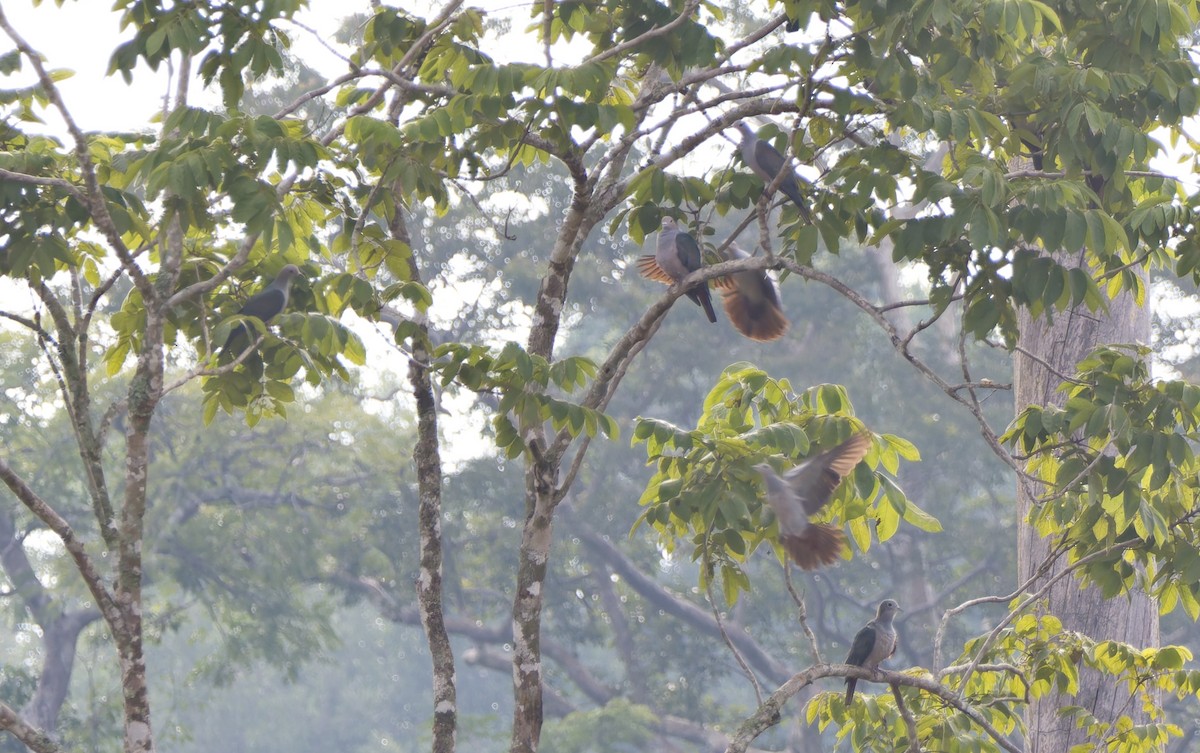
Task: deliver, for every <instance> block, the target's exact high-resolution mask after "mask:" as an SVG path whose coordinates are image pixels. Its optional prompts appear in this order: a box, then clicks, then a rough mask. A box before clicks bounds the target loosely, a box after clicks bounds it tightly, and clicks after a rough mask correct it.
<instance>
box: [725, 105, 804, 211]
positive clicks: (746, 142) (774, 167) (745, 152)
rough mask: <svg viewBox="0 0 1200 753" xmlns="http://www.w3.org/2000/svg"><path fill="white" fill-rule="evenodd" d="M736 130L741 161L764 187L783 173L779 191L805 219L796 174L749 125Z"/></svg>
mask: <svg viewBox="0 0 1200 753" xmlns="http://www.w3.org/2000/svg"><path fill="white" fill-rule="evenodd" d="M738 130H740V131H741V132H742V143H741V152H742V161H743V162H745V163H746V166H747V167H749V168H750V169H751V170H753V171H754V174H755V175H757V176H758V177H760V178H762V181H763V185H764V187H765V186H770V185H771V184H772V183H774V182H775V176H777V175H779V173H780V172H783V173H784V176H783V180H781V181H780V182H779V190H780V191H781V192H783V194H784V195H785V196H787V197H788V198H789V199H791V200H792V203H793V204H795V205H796V208H797V209H799V210H800V213H801V214H803V215H804V216H805V217H807V216H808V207H807V206H806V205H805V203H804V196H803V195H802V194H801V193H800V184H799V182H798V181H797V180H796V174H795V173H794V172H792V167H791V165H789V164H788V163H787V160H785V159H784V158H783V155H782V154H780V153H779V150H778V149H776V148H775V147H773V146H771V145H770V144H768V143H767V142H765V141H763V140H762V139H760V138H759V137H758V134H756V133H755V132H754V129H753V128H751V127H750V124H748V123H738Z"/></svg>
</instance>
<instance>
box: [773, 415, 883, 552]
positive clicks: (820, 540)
mask: <svg viewBox="0 0 1200 753" xmlns="http://www.w3.org/2000/svg"><path fill="white" fill-rule="evenodd" d="M870 446H871V439H870V436H869V435H867V434H866V433H862V434H855V435H854V436H853V437H850V438H849V439H847V440H846V441H845V442H842V443H841V444H840V445H838V446H837V447H834V448H833V449H832V450H828V451H826V452H822V453H821V454H820V455H814V456H813V457H811V458H808V459H807V460H805V461H804V462H803V463H801V464H800V465H798V466H796V467H795V468H793V469H791V470H790V471H787V472H786V473H784V474H783V476H780V475H778V474H777V473H775V469H774V468H772V467H771V466H770V465H768V464H766V463H759V464H758V465H756V466H754V469H755V470H756V471H758V472H759V474H761V475H762V477H763V481H764V482H765V483H766V486H767V502H768V504H770V505H771V509H772V510H774V511H775V517H776V519H777V520H778V521H779V543H780V544H782V545H783V548H784V549H786V550H787V552H788V554H789V555H791V557H792V559H793V560H794V561H795V562H796V564H797V565H799V566H800V567H801V568H802V569H804V570H816V569H817V568H818V567H820V566H821V565H828V564H830V563H832V562H834V561H835V560H836V559H837V558H838V555H839V554H841V551H842V543H843V542H844V541H845V536H843V535H842V532H841V531H840V530H839V529H837V528H835V527H833V526H829V525H825V524H823V523H810V522H809V520H808V518H809V516H810V515H816V514H817V513H818V512H820V510H821V508H822V507H824V506H825V505H827V504H828V503H829V500H830V498H831V497H832V496H833V492H834V490H835V489H837V487H838V484H840V483H841V482H842V478H843V477H845V476H846V474H848V473H849V472H850V471H851V470H853V468H854V466H856V465H858V461H860V460H862V459H863V456H865V455H866V454H867V450H868V449H869V448H870Z"/></svg>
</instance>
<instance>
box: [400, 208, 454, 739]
mask: <svg viewBox="0 0 1200 753" xmlns="http://www.w3.org/2000/svg"><path fill="white" fill-rule="evenodd" d="M395 191H396V194H397V195H399V186H397V187H395ZM403 211H404V207H403V206H402V205H401V204H400V202H399V201H397V202H396V204H395V206H394V207H393V209H392V220H391V223H390V228H391V233H392V235H393V237H395V238H397V239H398V240H401V241H403V242H404V243H406V244H407V245H408V246H409V247H410V248H411V246H412V238H411V236H410V234H409V232H408V226H407V225H406V224H405V222H404V217H403ZM408 267H409V273H410V274H411V276H412V279H413V280H415V281H417V282H421V270H420V269H419V268H418V267H417V261H416V256H415V255H411V256H409V259H408ZM418 326H419V327H420V336H419V337H414V338H413V344H412V358H410V359H409V362H408V381H409V384H410V385H412V390H413V397H414V398H416V402H417V444H416V446H415V447H414V448H413V462H414V463H415V464H416V467H417V490H418V497H419V499H420V503H419V505H418V510H417V525H418V528H419V530H420V536H421V547H420V548H421V570H420V575H419V576H418V577H417V606H418V609H419V611H420V613H421V626H422V627H423V628H424V630H425V641H426V643H428V644H429V656H430V659H431V661H432V662H433V744H432V746H431V749H432V750H433V753H453V751H454V749H455V747H456V745H457V742H456V741H457V735H458V691H457V680H456V676H455V670H454V649H453V648H452V647H451V645H450V634H449V633H448V632H447V630H446V618H445V613H444V612H443V610H442V457H441V453H440V452H439V449H438V447H439V445H438V420H437V400H436V398H435V397H434V394H433V382H432V381H431V380H430V377H429V367H428V366H427V364H428V363H429V359H430V353H429V351H428V348H427V343H428V341H429V326H428V324H427V323H426V322H425V318H424V315H419V318H418Z"/></svg>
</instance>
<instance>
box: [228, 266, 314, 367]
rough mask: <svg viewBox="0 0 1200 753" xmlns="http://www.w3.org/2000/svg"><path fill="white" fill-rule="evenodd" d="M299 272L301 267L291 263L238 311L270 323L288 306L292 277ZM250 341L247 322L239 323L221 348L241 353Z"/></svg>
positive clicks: (243, 314)
mask: <svg viewBox="0 0 1200 753" xmlns="http://www.w3.org/2000/svg"><path fill="white" fill-rule="evenodd" d="M298 274H300V268H299V267H297V266H296V265H295V264H289V265H287V266H286V267H284V268H283V269H281V270H279V276H278V277H276V278H275V280H274V281H273V282H272V283H271V284H270V285H268V286H267V287H265V288H263V289H262V290H261V291H259V292H258V293H255V294H254V295H252V296H250V300H248V301H246V303H245V304H244V305H243V306H242V307H241V308H240V309H239V310H238V313H239V314H241V315H242V316H253V317H255V318H256V319H259V320H261V321H262V323H263V324H267V323H269V322H270V321H271V320H272V319H274V318H275V317H276V316H278V315H279V313H280V312H282V311H283V310H284V309H285V308H287V303H288V293H289V292H290V290H291V287H292V278H294V277H296V275H298ZM249 343H250V330H249V329H248V328H247V327H246V325H245V324H241V323H239V324H238V325H237V326H236V327H234V328H233V330H232V331H230V333H229V337H228V338H227V339H226V340H225V345H224V346H222V348H221V352H222V353H225V352H237V353H240V352H241V351H242V350H244V349H245V348H246V346H247V345H248V344H249Z"/></svg>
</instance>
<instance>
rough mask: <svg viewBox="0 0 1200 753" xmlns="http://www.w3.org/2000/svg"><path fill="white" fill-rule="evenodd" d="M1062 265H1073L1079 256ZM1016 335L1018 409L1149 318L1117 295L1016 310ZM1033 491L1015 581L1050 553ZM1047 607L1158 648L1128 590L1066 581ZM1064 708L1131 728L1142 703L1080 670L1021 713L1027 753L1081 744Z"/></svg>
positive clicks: (1024, 494) (1026, 493)
mask: <svg viewBox="0 0 1200 753" xmlns="http://www.w3.org/2000/svg"><path fill="white" fill-rule="evenodd" d="M1076 256H1077V259H1076V260H1072V261H1068V260H1067V259H1066V258H1060V262H1062V263H1064V264H1071V263H1079V259H1081V258H1082V255H1081V254H1080V255H1076ZM1019 325H1020V330H1021V336H1020V340H1019V347H1020V349H1021V350H1020V351H1018V353H1017V355H1016V359H1015V364H1014V372H1015V373H1014V375H1013V377H1014V379H1013V387H1014V394H1015V397H1016V411H1017V412H1018V413H1019V412H1020V411H1022V410H1023V409H1024V408H1025V407H1026V406H1029V405H1062V404H1063V402H1064V395H1063V393H1061V392H1058V391H1057V388H1058V386H1059V384H1060V382H1061V381H1062V380H1061V377H1059V376H1058V375H1057V374H1055V373H1054V372H1055V371H1057V372H1059V373H1061V374H1073V373H1075V365H1076V363H1078V361H1079V360H1080V359H1081V358H1082V357H1083V356H1085V355H1086V354H1087V353H1088V352H1089V351H1091V350H1092V349H1093V348H1094V347H1096V346H1097V345H1100V344H1103V343H1141V344H1149V342H1150V312H1149V310H1148V308H1147V307H1145V306H1138V305H1137V304H1136V302H1135V301H1134V300H1133V296H1131V295H1129V294H1128V293H1122V294H1121V295H1120V296H1119V297H1118V298H1117V299H1116V300H1114V301H1111V302H1110V305H1109V310H1108V312H1099V313H1092V312H1090V311H1088V309H1087V308H1086V307H1085V306H1078V307H1075V308H1072V309H1069V310H1067V311H1063V312H1058V313H1056V314H1055V315H1054V317H1053V318H1052V319H1047V318H1046V317H1038V318H1036V319H1035V318H1032V317H1030V316H1029V314H1028V312H1026V311H1025V310H1024V309H1022V310H1021V311H1020V316H1019ZM1037 491H1038V490H1036V489H1031V488H1030V485H1029V484H1026V483H1019V484H1018V490H1017V506H1018V513H1019V515H1018V519H1019V520H1020V521H1021V522H1020V524H1019V528H1018V533H1017V537H1018V547H1017V558H1018V559H1017V568H1018V581H1019V582H1024V581H1025V580H1026V579H1028V578H1030V577H1032V576H1033V574H1034V573H1035V572H1037V570H1038V568H1039V567H1040V566H1041V564H1042V563H1043V562H1044V561H1045V559H1046V557H1047V555H1048V554H1049V550H1050V545H1051V541H1050V540H1049V539H1046V538H1042V537H1040V536H1039V535H1038V533H1037V531H1036V530H1035V529H1034V528H1033V527H1032V526H1030V525H1029V524H1028V523H1026V522H1025V521H1026V519H1027V517H1028V515H1029V511H1030V509H1031V507H1032V506H1033V505H1034V504H1036V502H1037V499H1036V496H1035V495H1036V494H1037ZM1065 566H1066V563H1065V562H1064V561H1063V558H1059V560H1058V561H1057V562H1055V563H1054V565H1053V566H1052V567H1051V568H1050V569H1049V570H1048V572H1046V573H1045V574H1044V575H1043V576H1042V578H1043V579H1040V580H1039V581H1037V582H1035V583H1033V584H1031V588H1032V589H1036V588H1038V586H1039V584H1041V583H1044V582H1045V580H1044V579H1046V578H1051V577H1053V576H1054V574H1055V573H1058V572H1061V570H1062V569H1063V568H1064V567H1065ZM1048 596H1049V601H1048V603H1049V609H1050V611H1052V612H1053V613H1054V614H1055V615H1056V616H1058V617H1059V618H1061V619H1062V624H1063V629H1064V630H1072V631H1078V632H1080V633H1083V634H1086V635H1088V636H1090V637H1092V638H1094V639H1096V640H1108V639H1111V640H1117V641H1122V642H1125V643H1129V644H1131V645H1133V646H1135V647H1139V648H1143V647H1148V646H1157V645H1158V643H1159V630H1158V609H1157V608H1156V605H1155V603H1154V602H1153V601H1152V600H1151V599H1150V597H1149V596H1148V595H1147V594H1146V593H1144V592H1142V591H1136V592H1131V593H1130V594H1129V597H1128V598H1114V599H1104V598H1103V597H1102V595H1101V593H1100V590H1099V589H1097V588H1094V587H1089V588H1085V589H1080V588H1079V586H1078V584H1077V583H1076V582H1075V581H1074V579H1072V578H1064V579H1063V580H1062V581H1061V582H1060V583H1058V584H1057V585H1055V586H1054V587H1053V588H1052V589H1051V590H1050V591H1049V594H1048ZM1065 705H1078V706H1082V707H1084V708H1085V709H1087V711H1088V712H1090V713H1091V714H1094V715H1095V716H1096V718H1097V719H1099V720H1101V721H1112V720H1115V719H1116V718H1117V717H1119V716H1120V715H1122V714H1128V715H1130V716H1131V717H1132V718H1133V719H1134V720H1135V723H1137V722H1138V721H1139V720H1140V721H1146V719H1145V717H1144V715H1143V714H1142V713H1141V711H1140V704H1136V703H1134V704H1130V703H1129V692H1128V690H1126V689H1125V688H1124V687H1123V686H1121V685H1119V684H1118V683H1114V682H1112V681H1111V679H1105V678H1103V677H1101V676H1100V675H1098V674H1097V673H1095V672H1092V671H1090V670H1087V669H1083V670H1081V672H1080V679H1079V693H1078V694H1077V695H1076V696H1073V697H1064V696H1062V695H1059V694H1049V695H1046V696H1043V697H1042V698H1038V699H1034V700H1033V702H1032V703H1031V704H1030V706H1029V709H1028V711H1027V712H1026V724H1027V727H1028V729H1027V735H1028V738H1027V742H1026V748H1027V750H1028V751H1029V753H1061V752H1062V751H1066V750H1070V749H1071V746H1073V745H1078V744H1080V743H1083V742H1084V741H1085V740H1086V739H1087V733H1086V730H1083V729H1079V728H1077V726H1076V724H1075V721H1074V719H1072V718H1071V717H1060V716H1059V715H1058V711H1059V709H1060V708H1061V707H1062V706H1065Z"/></svg>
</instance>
